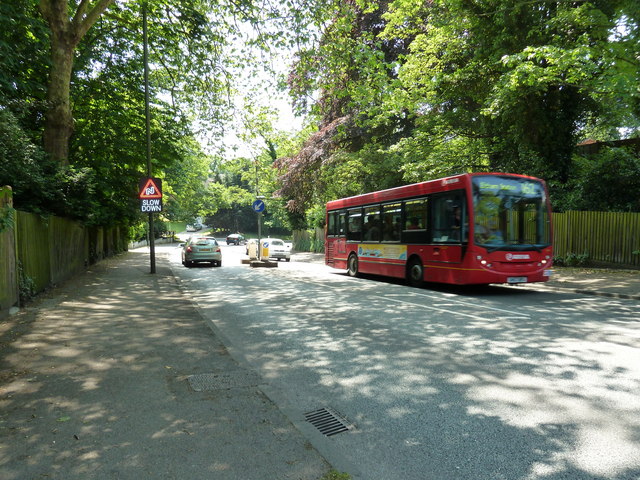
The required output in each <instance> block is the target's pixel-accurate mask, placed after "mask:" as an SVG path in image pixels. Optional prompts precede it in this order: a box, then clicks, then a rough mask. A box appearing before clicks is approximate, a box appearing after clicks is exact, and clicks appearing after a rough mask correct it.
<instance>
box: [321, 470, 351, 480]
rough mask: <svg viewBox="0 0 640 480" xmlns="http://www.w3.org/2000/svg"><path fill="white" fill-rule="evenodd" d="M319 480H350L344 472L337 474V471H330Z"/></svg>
mask: <svg viewBox="0 0 640 480" xmlns="http://www.w3.org/2000/svg"><path fill="white" fill-rule="evenodd" d="M320 480H351V475H349V474H348V473H344V472H338V471H337V470H331V471H330V472H329V473H327V474H326V475H324V476H323V477H322V478H321V479H320Z"/></svg>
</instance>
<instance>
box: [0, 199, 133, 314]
mask: <svg viewBox="0 0 640 480" xmlns="http://www.w3.org/2000/svg"><path fill="white" fill-rule="evenodd" d="M9 217H10V221H8V220H7V219H8V218H9ZM3 219H4V220H3ZM127 234H128V232H127V229H124V228H119V227H113V228H99V227H94V228H89V227H85V226H83V225H81V224H79V223H78V222H74V221H72V220H68V219H64V218H58V217H54V216H49V217H41V216H39V215H36V214H33V213H28V212H21V211H17V210H14V209H13V208H12V203H11V189H10V188H8V187H0V318H2V317H3V316H4V315H6V314H7V312H9V311H10V310H11V309H12V308H13V307H15V306H17V305H19V302H20V296H22V297H28V296H30V295H33V294H36V293H39V292H41V291H43V290H45V289H46V288H48V287H50V286H51V285H54V284H56V283H59V282H62V281H64V280H66V279H68V278H70V277H72V276H74V275H77V274H78V273H79V272H81V271H83V270H84V269H85V268H86V266H87V265H89V264H91V263H95V262H97V261H99V260H101V259H103V258H105V257H108V256H111V255H114V254H116V253H119V252H122V251H125V250H126V249H127Z"/></svg>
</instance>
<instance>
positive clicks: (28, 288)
mask: <svg viewBox="0 0 640 480" xmlns="http://www.w3.org/2000/svg"><path fill="white" fill-rule="evenodd" d="M17 270H18V295H19V297H20V304H21V305H24V304H25V303H27V302H28V301H29V300H31V299H32V298H33V297H34V296H35V294H36V283H35V281H34V280H33V278H31V277H29V276H28V275H26V274H25V273H24V269H23V268H22V263H21V262H20V261H18V264H17Z"/></svg>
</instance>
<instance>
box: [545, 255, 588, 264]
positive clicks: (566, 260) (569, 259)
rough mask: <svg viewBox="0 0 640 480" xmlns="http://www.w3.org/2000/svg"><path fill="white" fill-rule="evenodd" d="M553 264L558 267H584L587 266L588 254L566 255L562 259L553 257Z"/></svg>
mask: <svg viewBox="0 0 640 480" xmlns="http://www.w3.org/2000/svg"><path fill="white" fill-rule="evenodd" d="M553 264H554V265H557V266H558V267H585V266H587V265H588V264H589V254H588V253H587V252H584V253H568V254H567V255H565V256H564V257H562V256H559V255H558V256H554V257H553Z"/></svg>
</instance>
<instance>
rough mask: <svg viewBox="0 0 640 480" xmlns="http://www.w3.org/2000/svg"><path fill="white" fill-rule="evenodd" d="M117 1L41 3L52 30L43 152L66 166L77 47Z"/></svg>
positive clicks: (57, 0)
mask: <svg viewBox="0 0 640 480" xmlns="http://www.w3.org/2000/svg"><path fill="white" fill-rule="evenodd" d="M114 1H115V0H95V1H91V0H79V1H75V2H73V3H72V4H71V5H70V4H69V1H68V0H40V11H41V12H42V16H43V17H44V18H45V20H46V21H47V23H48V24H49V28H50V29H51V37H50V38H51V71H50V72H49V84H48V89H47V101H48V110H47V114H46V123H45V130H44V137H43V142H44V148H45V151H46V152H47V153H48V154H49V155H51V157H52V158H53V159H54V160H56V161H59V162H61V163H62V164H67V163H68V161H69V139H70V138H71V134H72V133H73V114H72V111H71V101H70V85H71V74H72V71H73V57H74V53H75V50H76V47H77V46H78V44H79V43H80V41H81V40H82V39H83V38H84V36H85V35H86V33H87V32H88V31H89V29H90V28H91V27H92V26H93V25H94V24H95V22H96V21H97V20H98V19H99V18H100V16H101V15H102V14H103V13H104V11H105V10H106V9H107V8H108V7H109V5H111V4H112V3H113V2H114Z"/></svg>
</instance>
